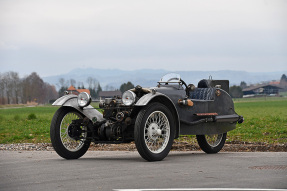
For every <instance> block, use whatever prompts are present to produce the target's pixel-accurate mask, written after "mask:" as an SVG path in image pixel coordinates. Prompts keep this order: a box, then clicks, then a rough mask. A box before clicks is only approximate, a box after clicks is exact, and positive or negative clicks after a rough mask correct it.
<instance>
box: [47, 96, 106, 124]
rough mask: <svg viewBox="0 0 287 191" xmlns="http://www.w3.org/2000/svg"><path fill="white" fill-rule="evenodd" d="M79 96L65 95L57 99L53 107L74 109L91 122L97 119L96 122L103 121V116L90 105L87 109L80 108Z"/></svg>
mask: <svg viewBox="0 0 287 191" xmlns="http://www.w3.org/2000/svg"><path fill="white" fill-rule="evenodd" d="M77 98H78V96H76V95H71V94H70V95H65V96H62V97H60V98H59V99H57V100H56V101H55V102H54V103H53V104H52V105H53V106H62V107H72V108H75V109H76V110H78V111H79V112H81V113H82V114H83V115H85V116H86V117H88V118H89V119H90V120H91V121H95V120H94V118H95V117H96V118H97V120H96V121H99V122H101V121H103V120H104V118H103V114H102V113H101V112H99V111H98V110H97V109H95V108H94V107H93V106H91V105H89V106H87V107H84V108H81V107H79V106H78V101H77Z"/></svg>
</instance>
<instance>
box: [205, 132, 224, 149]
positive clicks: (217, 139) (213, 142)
mask: <svg viewBox="0 0 287 191" xmlns="http://www.w3.org/2000/svg"><path fill="white" fill-rule="evenodd" d="M222 137H223V134H214V135H205V140H206V142H207V143H208V144H209V145H210V146H211V147H217V146H218V145H219V144H220V143H221V140H222Z"/></svg>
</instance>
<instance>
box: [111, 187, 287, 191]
mask: <svg viewBox="0 0 287 191" xmlns="http://www.w3.org/2000/svg"><path fill="white" fill-rule="evenodd" d="M196 190H198V191H226V190H230V191H287V189H265V188H264V189H261V188H161V189H156V188H155V189H114V191H196Z"/></svg>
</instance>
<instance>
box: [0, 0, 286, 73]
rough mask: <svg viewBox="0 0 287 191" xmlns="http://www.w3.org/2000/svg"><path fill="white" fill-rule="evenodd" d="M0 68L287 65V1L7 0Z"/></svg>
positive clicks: (0, 21)
mask: <svg viewBox="0 0 287 191" xmlns="http://www.w3.org/2000/svg"><path fill="white" fill-rule="evenodd" d="M0 66H1V67H0V72H1V73H3V72H6V71H10V70H12V71H16V72H19V73H20V74H21V75H25V74H30V73H31V72H33V71H36V72H37V73H38V74H40V75H41V76H43V77H45V76H49V75H56V74H63V73H66V72H68V71H70V70H72V69H74V68H89V67H94V68H102V69H115V68H116V69H123V70H135V69H143V68H149V69H166V70H172V71H176V70H202V71H207V70H244V71H251V72H270V71H283V70H284V71H286V70H287V1H284V0H283V1H279V0H240V1H230V0H210V1H207V0H140V1H135V0H90V1H88V0H82V1H79V0H61V1H59V0H49V1H44V0H25V1H23V0H0Z"/></svg>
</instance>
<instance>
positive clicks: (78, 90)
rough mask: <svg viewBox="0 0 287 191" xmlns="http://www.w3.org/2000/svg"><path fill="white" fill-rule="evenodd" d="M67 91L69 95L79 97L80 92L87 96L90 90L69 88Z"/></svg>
mask: <svg viewBox="0 0 287 191" xmlns="http://www.w3.org/2000/svg"><path fill="white" fill-rule="evenodd" d="M67 91H68V92H69V94H74V95H79V94H80V93H82V92H87V93H88V94H91V93H90V90H88V89H76V88H75V87H74V86H70V87H69V88H68V89H67Z"/></svg>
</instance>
